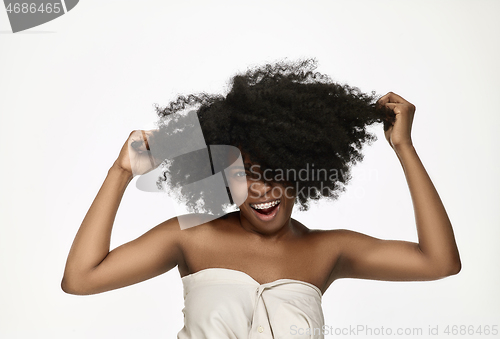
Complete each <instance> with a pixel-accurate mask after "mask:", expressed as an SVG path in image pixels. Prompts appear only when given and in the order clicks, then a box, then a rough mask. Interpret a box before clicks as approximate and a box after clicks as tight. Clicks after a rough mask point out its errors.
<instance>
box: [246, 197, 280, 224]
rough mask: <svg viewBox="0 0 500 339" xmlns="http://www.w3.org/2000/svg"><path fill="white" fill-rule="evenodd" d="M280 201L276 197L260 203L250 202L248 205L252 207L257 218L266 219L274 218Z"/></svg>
mask: <svg viewBox="0 0 500 339" xmlns="http://www.w3.org/2000/svg"><path fill="white" fill-rule="evenodd" d="M280 202H281V200H280V199H276V200H273V201H269V202H265V203H262V204H250V207H252V209H253V210H254V212H255V215H256V216H257V217H258V218H259V219H261V220H264V221H268V220H271V219H272V218H274V217H275V216H276V214H277V213H278V210H279V206H280Z"/></svg>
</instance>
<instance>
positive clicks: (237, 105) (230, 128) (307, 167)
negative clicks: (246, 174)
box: [156, 59, 395, 214]
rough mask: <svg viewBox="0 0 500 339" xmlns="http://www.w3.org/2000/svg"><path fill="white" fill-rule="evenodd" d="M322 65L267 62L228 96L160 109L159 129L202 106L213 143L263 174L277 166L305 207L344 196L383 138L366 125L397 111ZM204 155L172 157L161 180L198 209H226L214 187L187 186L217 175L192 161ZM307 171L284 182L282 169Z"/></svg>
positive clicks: (390, 119) (241, 78)
mask: <svg viewBox="0 0 500 339" xmlns="http://www.w3.org/2000/svg"><path fill="white" fill-rule="evenodd" d="M316 66H317V62H316V60H314V59H308V60H302V61H298V62H284V61H281V62H278V63H275V64H267V65H265V66H262V67H257V68H253V69H249V70H247V71H246V72H245V73H243V74H238V75H236V76H234V77H233V78H232V79H231V83H230V84H231V86H230V90H229V92H228V93H227V95H225V96H223V95H209V94H206V93H201V94H196V95H195V94H191V95H189V96H179V97H178V98H177V99H176V100H174V101H173V102H171V103H170V104H169V105H168V106H167V107H164V108H160V107H158V106H156V111H157V114H158V116H159V123H158V125H159V127H160V131H162V128H164V127H165V126H166V125H167V124H168V121H169V119H170V118H171V117H172V116H173V115H175V113H178V112H181V111H184V110H186V109H193V108H194V107H196V114H197V116H198V120H199V123H200V126H201V129H202V131H203V136H204V138H205V142H206V144H207V145H232V146H236V147H238V148H239V149H240V150H241V151H242V153H244V154H247V155H248V157H249V159H250V161H251V162H252V163H254V164H258V165H259V166H260V172H259V173H264V171H268V173H269V171H270V172H271V173H272V175H268V177H271V178H275V179H273V181H277V182H279V181H281V184H283V185H285V186H293V188H294V190H295V192H296V203H298V204H299V209H300V210H307V209H308V208H309V204H310V202H311V201H313V200H318V199H320V198H328V199H332V200H333V199H337V198H338V196H339V193H340V192H342V191H345V187H344V186H345V185H346V184H347V183H348V182H349V180H350V179H351V175H350V168H351V166H352V165H354V164H356V163H357V162H359V161H361V160H362V159H363V154H362V153H361V150H362V147H363V145H364V144H371V143H372V142H373V141H375V140H376V136H375V135H373V134H371V133H369V132H367V126H369V125H371V124H374V123H377V122H379V123H380V122H382V123H383V124H384V130H387V129H388V128H389V127H390V126H391V125H392V124H393V123H394V121H395V114H394V113H393V112H392V111H391V110H389V109H386V108H384V107H378V106H377V105H376V100H377V99H378V96H377V95H376V94H375V92H372V93H371V94H366V93H363V92H361V91H360V90H359V89H358V88H356V87H351V86H348V85H345V84H343V85H342V84H338V83H335V82H333V81H332V80H331V79H330V77H328V76H327V75H324V74H321V73H319V72H315V69H316ZM164 130H165V128H164ZM178 146H179V147H182V145H178ZM199 152H203V150H200V151H198V152H192V153H191V156H189V157H182V156H180V157H176V158H174V159H172V160H169V161H166V162H165V164H166V165H165V166H164V170H163V176H162V177H160V179H159V180H158V182H157V184H158V185H159V188H160V186H161V187H163V184H167V186H168V188H170V189H174V190H176V191H177V192H179V193H180V196H182V198H183V200H184V202H185V203H186V205H187V206H188V208H190V209H191V210H193V211H199V210H200V208H201V210H204V211H207V212H210V213H214V214H222V213H223V211H222V206H220V204H219V205H218V204H211V199H210V196H211V193H212V192H207V191H206V192H192V191H184V192H183V190H182V186H183V185H185V184H186V183H188V182H193V181H195V180H201V179H203V178H206V177H207V176H209V175H211V173H212V172H211V168H210V163H207V162H205V161H200V162H199V164H198V166H193V165H192V160H193V159H196V158H199V156H201V153H199ZM188 163H189V164H191V165H188ZM301 171H302V172H301ZM304 171H307V173H308V174H307V179H306V180H304V179H303V176H302V178H299V177H297V175H287V176H286V178H283V175H281V177H280V179H277V178H278V176H279V173H281V174H283V173H287V174H290V173H295V174H296V173H304ZM313 171H316V172H315V173H316V175H314V173H313ZM325 173H326V174H325ZM333 174H335V175H333ZM231 203H232V200H231Z"/></svg>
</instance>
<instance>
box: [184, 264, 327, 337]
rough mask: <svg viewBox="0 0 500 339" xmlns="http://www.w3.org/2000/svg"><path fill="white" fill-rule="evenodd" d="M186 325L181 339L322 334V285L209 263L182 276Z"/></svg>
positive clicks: (315, 335) (314, 335) (316, 335)
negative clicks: (264, 279)
mask: <svg viewBox="0 0 500 339" xmlns="http://www.w3.org/2000/svg"><path fill="white" fill-rule="evenodd" d="M182 284H183V287H184V308H183V309H182V312H183V313H184V327H183V328H182V330H181V331H180V332H179V333H178V335H177V338H178V339H253V338H258V339H271V338H274V339H278V338H280V339H281V338H283V339H285V338H290V339H291V338H293V339H306V338H307V339H323V338H324V336H323V325H324V318H323V310H322V308H321V297H322V295H321V290H320V289H319V288H318V287H316V286H314V285H313V284H310V283H308V282H304V281H300V280H292V279H279V280H276V281H273V282H270V283H266V284H259V283H258V282H257V281H255V280H254V279H253V278H252V277H251V276H249V275H248V274H246V273H244V272H241V271H236V270H231V269H226V268H207V269H204V270H201V271H199V272H196V273H193V274H190V275H187V276H184V277H183V278H182Z"/></svg>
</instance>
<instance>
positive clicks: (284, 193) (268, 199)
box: [228, 155, 295, 235]
mask: <svg viewBox="0 0 500 339" xmlns="http://www.w3.org/2000/svg"><path fill="white" fill-rule="evenodd" d="M243 163H244V168H241V167H235V168H233V169H231V171H230V173H228V174H229V182H230V186H232V187H239V188H238V189H237V190H233V189H231V193H232V195H233V199H234V200H235V202H236V203H237V204H238V205H239V207H240V219H241V222H242V226H243V227H244V228H246V229H249V230H252V231H254V232H257V233H260V234H266V235H273V234H279V233H280V232H285V231H286V230H287V226H288V225H289V222H290V217H291V215H292V209H293V205H294V202H295V192H294V190H293V187H286V186H284V185H282V184H280V183H277V182H273V181H268V182H264V180H263V179H262V178H263V175H264V174H265V173H262V172H260V171H259V170H260V167H259V166H258V165H257V164H254V163H251V162H250V161H249V160H248V157H247V156H245V155H243ZM243 190H245V191H244V192H243ZM233 191H234V193H233ZM237 192H239V193H237ZM235 193H236V195H235ZM245 195H246V196H245Z"/></svg>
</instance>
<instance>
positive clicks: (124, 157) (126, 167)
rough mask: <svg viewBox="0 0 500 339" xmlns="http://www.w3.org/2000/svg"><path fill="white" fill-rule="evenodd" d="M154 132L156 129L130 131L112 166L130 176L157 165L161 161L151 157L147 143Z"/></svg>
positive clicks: (144, 172)
mask: <svg viewBox="0 0 500 339" xmlns="http://www.w3.org/2000/svg"><path fill="white" fill-rule="evenodd" d="M154 132H156V130H150V131H143V130H135V131H132V132H131V133H130V135H129V137H128V139H127V141H125V143H124V144H123V146H122V149H121V151H120V155H119V156H118V158H117V159H116V161H115V163H114V164H113V166H115V167H117V168H119V169H120V170H122V171H125V172H127V173H129V174H130V176H131V177H135V176H136V175H142V174H146V173H148V172H150V171H152V170H154V169H155V168H156V167H158V166H159V165H160V163H161V161H159V160H158V159H155V158H154V157H153V155H152V154H151V151H150V145H149V140H151V137H152V136H153V133H154Z"/></svg>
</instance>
